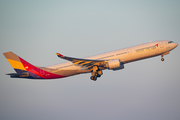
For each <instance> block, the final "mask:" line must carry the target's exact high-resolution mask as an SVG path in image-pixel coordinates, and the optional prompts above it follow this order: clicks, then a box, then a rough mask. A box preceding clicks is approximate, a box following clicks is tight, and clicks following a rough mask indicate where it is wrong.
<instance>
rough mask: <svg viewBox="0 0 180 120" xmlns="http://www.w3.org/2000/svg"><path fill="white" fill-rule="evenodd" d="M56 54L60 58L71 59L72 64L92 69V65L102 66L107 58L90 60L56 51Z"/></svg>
mask: <svg viewBox="0 0 180 120" xmlns="http://www.w3.org/2000/svg"><path fill="white" fill-rule="evenodd" d="M56 55H57V56H58V57H60V58H62V59H65V60H68V61H71V62H72V63H73V64H74V65H76V66H80V67H81V68H83V69H92V68H93V66H98V67H104V66H105V64H106V63H107V62H108V60H98V59H97V60H91V59H81V58H73V57H67V56H64V55H62V54H60V53H56Z"/></svg>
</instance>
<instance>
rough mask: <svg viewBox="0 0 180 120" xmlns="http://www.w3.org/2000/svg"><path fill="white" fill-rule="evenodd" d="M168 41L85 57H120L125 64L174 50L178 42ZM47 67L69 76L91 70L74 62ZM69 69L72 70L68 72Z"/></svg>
mask: <svg viewBox="0 0 180 120" xmlns="http://www.w3.org/2000/svg"><path fill="white" fill-rule="evenodd" d="M168 42H169V41H167V40H165V41H155V42H150V43H145V44H140V45H137V46H133V47H128V48H124V49H119V50H115V51H112V52H107V53H103V54H99V55H95V56H90V57H86V58H84V59H98V60H112V59H119V60H120V61H121V62H123V63H124V64H125V63H129V62H133V61H137V60H141V59H145V58H150V57H154V56H158V55H162V54H165V53H167V52H169V51H171V50H173V49H174V48H175V47H176V46H177V44H176V43H168ZM47 68H50V69H56V70H58V71H59V72H60V71H62V73H63V74H65V75H67V76H71V75H75V74H79V73H87V72H90V71H89V70H82V68H81V67H79V66H75V65H73V64H72V62H66V63H61V64H58V65H53V66H49V67H47ZM68 71H71V72H69V73H67V72H68Z"/></svg>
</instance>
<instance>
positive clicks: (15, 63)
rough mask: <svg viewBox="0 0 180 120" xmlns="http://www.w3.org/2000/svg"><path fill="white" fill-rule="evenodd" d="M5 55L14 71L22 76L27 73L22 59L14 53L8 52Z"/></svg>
mask: <svg viewBox="0 0 180 120" xmlns="http://www.w3.org/2000/svg"><path fill="white" fill-rule="evenodd" d="M3 54H4V56H5V57H6V59H7V60H8V62H9V63H10V64H11V66H12V67H13V68H14V70H15V71H16V72H17V74H22V73H24V72H27V70H26V69H25V67H24V65H23V64H22V60H23V59H22V58H20V57H19V56H17V55H16V54H14V53H13V52H6V53H3ZM23 61H24V60H23Z"/></svg>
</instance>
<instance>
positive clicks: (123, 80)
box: [0, 0, 180, 120]
mask: <svg viewBox="0 0 180 120" xmlns="http://www.w3.org/2000/svg"><path fill="white" fill-rule="evenodd" d="M179 21H180V1H179V0H151V1H149V0H136V1H134V0H128V1H127V0H51V1H48V0H36V1H35V0H26V1H25V0H16V1H14V0H1V1H0V53H1V55H0V60H1V62H0V64H1V65H0V66H1V67H0V120H50V119H53V120H92V119H93V120H110V119H111V120H180V102H179V101H180V87H179V86H180V67H179V65H180V63H179V61H180V54H179V52H180V47H179V46H178V47H177V48H176V49H174V50H173V51H171V52H170V54H168V55H165V56H164V58H165V61H164V62H162V61H161V57H160V56H158V57H154V58H150V59H145V60H141V61H137V62H132V63H128V64H125V68H124V69H123V70H118V71H111V70H104V71H103V75H102V76H101V78H98V80H97V81H96V82H94V81H92V80H90V73H89V74H82V75H76V76H72V77H67V78H62V79H55V80H29V79H18V78H16V79H13V78H10V77H9V76H7V75H5V74H7V73H13V72H15V71H14V70H13V69H12V67H11V66H10V64H9V63H8V61H7V60H6V59H5V57H4V56H3V54H2V53H4V52H8V51H13V52H14V53H15V54H17V55H19V56H20V57H22V58H23V59H25V60H27V61H28V62H30V63H31V64H33V65H37V66H49V65H54V64H58V63H63V62H66V61H65V60H62V59H59V58H58V57H57V56H56V52H59V53H61V54H63V55H67V56H72V57H78V58H83V57H88V56H91V55H96V54H101V53H104V52H108V51H113V50H117V49H122V48H126V47H130V46H134V45H138V44H141V43H147V42H150V41H156V40H172V41H174V42H176V43H178V44H180V33H179V32H180V23H179Z"/></svg>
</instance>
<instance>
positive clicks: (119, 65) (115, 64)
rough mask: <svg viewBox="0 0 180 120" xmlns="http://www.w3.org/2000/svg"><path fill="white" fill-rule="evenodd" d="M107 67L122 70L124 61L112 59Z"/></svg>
mask: <svg viewBox="0 0 180 120" xmlns="http://www.w3.org/2000/svg"><path fill="white" fill-rule="evenodd" d="M105 67H106V68H108V69H109V70H120V69H123V68H124V64H123V62H121V61H120V60H119V59H115V60H111V61H109V62H108V63H107V64H106V65H105Z"/></svg>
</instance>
